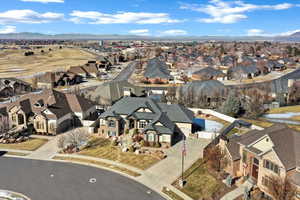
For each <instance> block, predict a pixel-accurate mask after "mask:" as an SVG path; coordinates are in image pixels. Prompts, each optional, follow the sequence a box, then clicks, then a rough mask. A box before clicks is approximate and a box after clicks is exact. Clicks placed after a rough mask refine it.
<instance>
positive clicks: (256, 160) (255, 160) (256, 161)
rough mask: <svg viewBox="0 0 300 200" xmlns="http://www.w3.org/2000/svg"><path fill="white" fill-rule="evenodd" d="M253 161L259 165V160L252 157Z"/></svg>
mask: <svg viewBox="0 0 300 200" xmlns="http://www.w3.org/2000/svg"><path fill="white" fill-rule="evenodd" d="M253 163H254V164H255V165H257V166H259V160H258V159H257V158H253Z"/></svg>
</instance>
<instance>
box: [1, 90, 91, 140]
mask: <svg viewBox="0 0 300 200" xmlns="http://www.w3.org/2000/svg"><path fill="white" fill-rule="evenodd" d="M0 109H3V110H6V113H5V115H6V116H8V118H9V125H10V127H11V128H16V129H26V128H28V126H33V127H34V129H35V131H36V132H37V133H40V134H51V135H56V134H58V133H62V132H65V131H67V130H68V129H70V128H72V127H75V126H79V125H80V124H79V123H80V121H81V120H83V119H85V118H87V117H88V116H90V115H92V114H93V113H94V112H95V111H96V106H95V104H94V103H92V102H91V101H89V100H87V99H85V98H83V97H81V96H78V95H75V94H64V93H61V92H58V91H55V90H44V91H39V92H35V93H30V94H27V95H23V96H21V97H20V98H18V99H16V100H15V101H11V102H9V103H5V104H1V105H0Z"/></svg>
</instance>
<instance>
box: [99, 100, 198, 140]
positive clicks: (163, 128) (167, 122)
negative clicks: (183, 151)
mask: <svg viewBox="0 0 300 200" xmlns="http://www.w3.org/2000/svg"><path fill="white" fill-rule="evenodd" d="M193 118H194V114H193V112H191V111H190V110H188V109H187V108H185V107H183V106H181V105H177V104H172V105H168V104H165V103H158V102H156V101H154V100H153V99H150V98H144V97H123V98H122V99H121V100H119V101H118V102H117V103H115V104H114V105H113V106H112V107H111V108H110V109H109V110H107V111H106V112H104V113H103V114H102V115H101V116H100V119H99V120H100V125H99V129H98V133H99V134H101V135H103V136H108V137H109V136H120V135H121V134H123V133H124V132H125V131H126V130H137V132H138V133H140V134H141V135H142V136H143V138H144V140H145V141H148V142H150V143H161V144H165V145H168V146H170V145H173V144H174V143H176V141H177V140H179V139H181V138H182V136H183V134H186V135H188V134H189V133H190V132H191V128H192V120H193Z"/></svg>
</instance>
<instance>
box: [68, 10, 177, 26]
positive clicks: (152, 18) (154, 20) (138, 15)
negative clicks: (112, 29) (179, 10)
mask: <svg viewBox="0 0 300 200" xmlns="http://www.w3.org/2000/svg"><path fill="white" fill-rule="evenodd" d="M70 15H71V16H72V18H71V19H70V20H71V21H72V22H74V23H89V24H161V23H178V22H181V21H182V20H178V19H171V17H170V16H169V14H167V13H146V12H117V13H115V14H105V13H101V12H97V11H87V12H84V11H78V10H75V11H73V12H72V13H71V14H70Z"/></svg>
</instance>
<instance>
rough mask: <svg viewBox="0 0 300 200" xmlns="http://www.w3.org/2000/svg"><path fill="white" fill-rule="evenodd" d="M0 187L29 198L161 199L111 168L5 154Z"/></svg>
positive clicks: (76, 199) (1, 167)
mask: <svg viewBox="0 0 300 200" xmlns="http://www.w3.org/2000/svg"><path fill="white" fill-rule="evenodd" d="M0 189H2V190H10V191H15V192H19V193H22V194H24V195H26V196H28V197H29V198H31V199H32V200H163V199H164V198H163V197H161V196H160V195H159V194H157V193H155V192H153V191H151V190H150V189H148V188H147V187H145V186H144V185H141V184H139V183H138V182H135V181H133V180H131V179H128V178H126V177H124V176H121V175H119V174H116V173H113V172H110V171H106V170H102V169H98V168H93V167H88V166H82V165H77V164H70V163H60V162H51V161H40V160H29V159H22V158H8V157H0ZM149 191H151V192H149Z"/></svg>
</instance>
